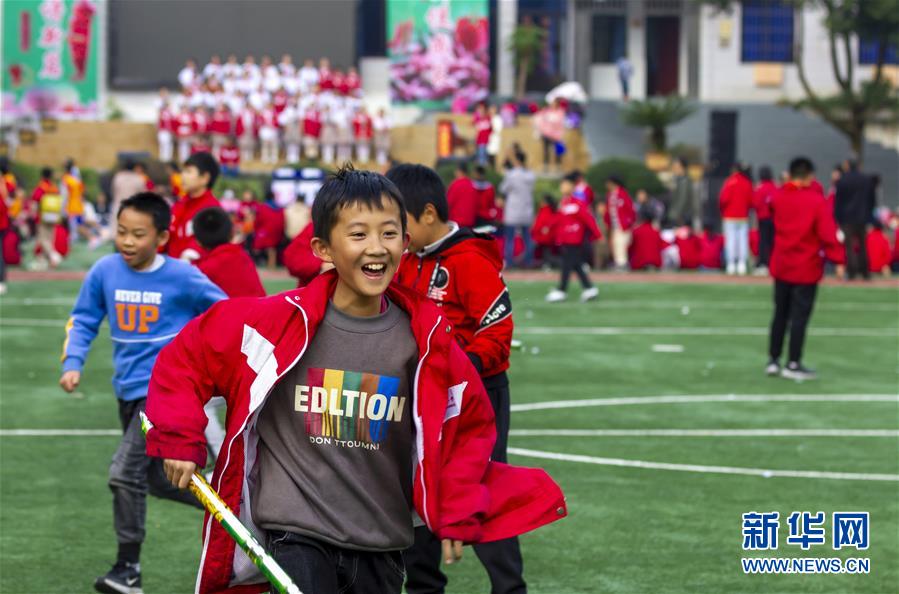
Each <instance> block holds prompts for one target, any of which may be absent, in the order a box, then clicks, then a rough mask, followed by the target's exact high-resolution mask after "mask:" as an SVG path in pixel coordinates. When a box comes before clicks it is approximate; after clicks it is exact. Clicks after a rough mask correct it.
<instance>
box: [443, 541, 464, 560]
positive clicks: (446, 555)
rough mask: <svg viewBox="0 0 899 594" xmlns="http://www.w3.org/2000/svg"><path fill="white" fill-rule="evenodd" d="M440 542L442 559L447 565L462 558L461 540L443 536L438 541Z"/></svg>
mask: <svg viewBox="0 0 899 594" xmlns="http://www.w3.org/2000/svg"><path fill="white" fill-rule="evenodd" d="M440 544H441V545H443V560H444V562H446V564H447V565H452V564H453V562H455V561H459V560H461V559H462V541H461V540H450V539H448V538H444V539H443V540H442V541H440Z"/></svg>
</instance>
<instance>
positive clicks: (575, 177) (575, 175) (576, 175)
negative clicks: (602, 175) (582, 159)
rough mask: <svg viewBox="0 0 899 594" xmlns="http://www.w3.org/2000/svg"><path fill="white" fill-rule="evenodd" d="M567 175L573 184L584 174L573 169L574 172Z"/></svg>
mask: <svg viewBox="0 0 899 594" xmlns="http://www.w3.org/2000/svg"><path fill="white" fill-rule="evenodd" d="M568 175H569V176H570V177H571V181H573V182H574V183H577V181H578V180H579V179H581V178H582V177H584V172H583V171H581V170H580V169H575V170H573V171H572V172H571V173H569V174H568Z"/></svg>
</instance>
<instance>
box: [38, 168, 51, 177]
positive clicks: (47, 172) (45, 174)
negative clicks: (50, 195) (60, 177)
mask: <svg viewBox="0 0 899 594" xmlns="http://www.w3.org/2000/svg"><path fill="white" fill-rule="evenodd" d="M51 177H53V170H52V169H50V168H49V167H44V168H43V169H41V179H50V178H51Z"/></svg>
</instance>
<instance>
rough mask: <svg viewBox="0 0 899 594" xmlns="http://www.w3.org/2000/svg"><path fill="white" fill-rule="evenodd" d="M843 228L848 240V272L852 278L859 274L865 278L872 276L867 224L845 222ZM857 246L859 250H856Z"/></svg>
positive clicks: (845, 238) (846, 240)
mask: <svg viewBox="0 0 899 594" xmlns="http://www.w3.org/2000/svg"><path fill="white" fill-rule="evenodd" d="M842 229H843V235H844V236H845V237H844V241H845V242H846V244H845V245H846V274H847V275H849V278H850V279H854V278H855V277H856V276H858V275H859V274H861V275H862V277H864V278H871V272H870V271H869V270H868V249H867V245H866V243H865V240H866V237H865V224H864V223H844V224H843V225H842ZM856 246H858V252H856V251H855V247H856Z"/></svg>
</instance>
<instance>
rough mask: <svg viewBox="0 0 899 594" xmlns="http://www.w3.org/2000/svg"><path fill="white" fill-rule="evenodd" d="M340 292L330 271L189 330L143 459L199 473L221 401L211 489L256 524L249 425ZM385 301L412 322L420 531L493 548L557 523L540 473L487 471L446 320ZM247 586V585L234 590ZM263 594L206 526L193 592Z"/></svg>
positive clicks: (495, 466)
mask: <svg viewBox="0 0 899 594" xmlns="http://www.w3.org/2000/svg"><path fill="white" fill-rule="evenodd" d="M336 283H337V274H336V272H334V271H330V272H327V273H325V274H322V275H320V276H318V277H316V279H315V280H314V281H313V282H312V283H310V284H309V285H308V286H307V287H305V288H303V289H296V290H293V291H289V292H287V293H282V294H280V295H273V296H271V297H265V298H261V299H228V300H225V301H221V302H219V303H217V304H216V305H214V306H213V307H212V308H210V309H209V310H208V311H207V312H206V313H205V314H203V315H202V316H200V317H198V318H196V319H194V320H193V321H191V322H190V323H189V324H188V325H187V326H185V327H184V329H183V330H182V331H181V333H180V334H178V336H176V337H175V339H174V340H173V341H172V342H171V343H169V344H168V345H167V346H166V347H165V348H163V349H162V351H161V352H160V353H159V357H158V359H157V360H156V365H155V367H154V368H153V375H152V377H151V378H150V388H149V394H148V398H147V416H148V418H149V420H150V422H151V424H152V428H151V429H150V430H149V432H148V433H147V454H148V455H150V456H155V457H159V458H170V459H175V460H190V461H193V462H196V463H197V464H199V465H200V466H202V465H203V463H204V462H205V460H206V445H205V438H204V437H203V429H204V427H205V426H206V420H207V419H206V415H205V413H204V412H203V405H204V403H206V402H207V401H208V400H209V399H210V398H211V397H212V396H213V395H221V396H224V398H225V401H226V403H227V410H228V413H227V418H226V420H225V426H226V428H227V434H226V437H225V442H224V443H225V445H224V446H223V447H222V451H221V453H220V454H219V457H218V459H217V461H216V465H215V471H214V473H213V476H212V486H213V488H214V489H215V490H216V491H217V492H218V494H219V495H220V496H221V497H222V499H223V500H224V501H225V503H226V504H228V507H230V508H231V510H232V511H234V513H235V514H236V515H238V517H240V518H241V520H242V521H243V522H244V523H245V525H251V522H252V517H251V513H252V512H251V510H252V505H251V503H250V501H249V500H248V499H247V497H248V490H245V489H244V487H245V481H246V479H247V476H248V475H249V473H250V472H251V471H252V470H253V468H252V467H253V463H254V460H255V458H254V452H255V451H256V446H257V444H258V434H257V433H256V432H255V429H254V425H255V423H254V420H255V418H256V414H257V413H258V412H259V410H261V407H262V406H263V404H264V402H265V400H266V398H267V397H268V395H269V393H270V392H271V391H272V389H273V388H274V387H275V384H277V382H278V380H279V379H280V378H282V377H283V376H284V375H285V374H286V373H287V372H288V371H290V370H291V369H292V368H293V367H294V366H296V365H297V364H298V363H299V361H300V360H301V359H302V357H303V354H304V353H305V352H306V348H307V347H308V345H309V343H310V341H311V340H312V339H314V337H315V333H316V331H317V329H318V327H319V324H320V323H321V321H322V319H323V318H324V316H325V311H326V309H327V306H328V302H329V301H330V299H331V296H332V295H333V294H334V288H335V286H336ZM387 296H388V298H389V299H390V300H391V301H392V302H393V303H395V304H396V305H398V306H399V307H401V308H402V309H403V310H404V311H406V312H407V313H408V314H409V316H410V318H411V329H412V334H413V335H414V337H415V340H416V342H417V343H418V350H419V362H418V367H417V368H416V371H415V376H414V378H410V380H411V381H410V385H411V386H412V397H413V402H412V410H413V415H412V416H413V422H414V424H415V439H416V448H415V451H414V453H413V455H415V456H416V458H417V460H418V464H417V466H416V470H415V474H414V477H413V481H414V485H413V502H414V505H415V510H416V511H417V512H418V515H419V516H420V517H421V518H422V520H424V522H425V524H426V525H427V526H428V528H429V529H430V530H431V531H432V532H433V533H434V534H436V535H437V536H438V537H439V538H450V539H455V540H462V541H464V542H490V541H494V540H499V539H503V538H509V537H511V536H514V535H518V534H522V533H524V532H527V531H529V530H533V529H535V528H539V527H540V526H542V525H544V524H548V523H550V522H553V521H555V520H558V519H560V518H562V517H564V516H565V515H566V514H567V510H566V507H565V500H564V496H563V494H562V491H561V489H560V488H559V486H558V485H556V483H555V482H553V480H552V479H551V478H550V477H549V475H547V474H546V473H545V472H544V471H543V470H540V469H531V468H521V467H515V466H509V465H506V464H501V463H497V462H492V461H490V460H489V458H490V453H491V451H492V449H493V444H494V442H495V439H496V429H495V427H494V419H493V408H492V405H491V404H490V401H489V399H488V398H487V395H486V393H485V391H484V387H483V385H482V384H481V381H480V379H479V378H478V375H477V373H476V372H475V369H474V368H473V367H472V365H471V364H470V363H469V362H468V360H467V359H466V357H465V354H464V353H463V352H462V350H461V349H460V348H459V347H458V345H457V344H456V343H455V341H454V340H453V334H452V332H453V328H452V324H450V323H449V321H448V320H447V318H446V316H444V315H443V312H442V311H441V310H440V309H439V308H437V307H436V306H435V305H434V304H433V303H430V302H429V301H428V300H427V299H425V298H424V297H423V296H420V295H418V294H417V293H416V292H415V291H412V290H409V289H407V288H404V287H400V286H398V285H396V284H395V283H394V284H392V285H391V286H390V287H389V288H388V290H387ZM260 536H261V534H260ZM248 582H249V583H251V584H252V585H247V586H234V585H233V584H237V583H244V584H246V583H248ZM268 588H269V586H268V584H267V583H266V582H265V580H264V578H262V576H261V575H259V573H258V570H257V569H256V566H255V565H253V564H252V563H251V562H250V561H249V560H248V559H247V557H246V555H244V553H243V551H241V550H239V549H238V548H237V547H236V546H235V543H234V541H233V540H232V539H231V538H230V537H229V536H228V534H227V533H226V532H225V529H224V528H223V527H222V526H221V525H220V524H218V523H217V522H214V521H213V520H212V518H211V517H210V516H209V514H206V519H205V523H204V528H203V553H202V556H201V557H200V571H199V574H198V582H197V588H196V591H197V592H198V593H200V594H205V593H208V592H229V593H233V594H237V593H248V592H262V591H267V590H268Z"/></svg>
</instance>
